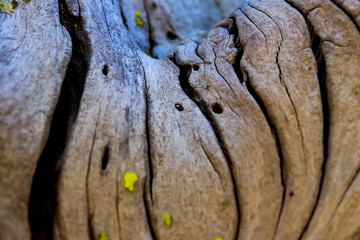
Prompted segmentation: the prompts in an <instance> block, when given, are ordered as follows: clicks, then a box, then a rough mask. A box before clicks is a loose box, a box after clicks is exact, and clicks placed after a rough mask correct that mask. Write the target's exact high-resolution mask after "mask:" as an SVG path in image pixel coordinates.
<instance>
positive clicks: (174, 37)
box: [166, 32, 178, 40]
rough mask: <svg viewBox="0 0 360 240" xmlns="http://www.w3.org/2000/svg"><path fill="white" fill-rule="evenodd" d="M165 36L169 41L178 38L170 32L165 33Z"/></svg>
mask: <svg viewBox="0 0 360 240" xmlns="http://www.w3.org/2000/svg"><path fill="white" fill-rule="evenodd" d="M166 36H167V37H168V38H169V39H171V40H175V39H177V38H178V37H177V36H176V35H175V34H174V33H172V32H167V34H166Z"/></svg>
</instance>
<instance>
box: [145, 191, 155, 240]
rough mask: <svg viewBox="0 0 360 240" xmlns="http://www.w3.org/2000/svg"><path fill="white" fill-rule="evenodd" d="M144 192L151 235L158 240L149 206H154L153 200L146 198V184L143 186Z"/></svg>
mask: <svg viewBox="0 0 360 240" xmlns="http://www.w3.org/2000/svg"><path fill="white" fill-rule="evenodd" d="M143 189H144V192H143V198H144V207H145V212H146V219H147V223H148V226H149V230H150V234H151V237H152V239H153V240H156V239H157V238H156V235H155V231H154V228H153V226H152V222H151V215H150V210H149V206H150V205H152V200H151V199H148V198H147V197H146V184H144V186H143Z"/></svg>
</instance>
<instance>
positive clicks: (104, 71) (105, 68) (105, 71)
mask: <svg viewBox="0 0 360 240" xmlns="http://www.w3.org/2000/svg"><path fill="white" fill-rule="evenodd" d="M102 73H103V74H104V75H105V76H107V75H108V73H109V67H108V65H104V67H103V69H102Z"/></svg>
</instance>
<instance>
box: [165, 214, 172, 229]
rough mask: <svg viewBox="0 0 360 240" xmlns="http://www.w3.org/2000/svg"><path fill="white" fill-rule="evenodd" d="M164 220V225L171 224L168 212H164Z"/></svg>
mask: <svg viewBox="0 0 360 240" xmlns="http://www.w3.org/2000/svg"><path fill="white" fill-rule="evenodd" d="M164 222H165V225H166V226H168V227H170V226H171V224H172V216H171V214H170V213H165V214H164Z"/></svg>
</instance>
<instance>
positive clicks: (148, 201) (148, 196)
mask: <svg viewBox="0 0 360 240" xmlns="http://www.w3.org/2000/svg"><path fill="white" fill-rule="evenodd" d="M141 67H142V69H143V72H144V80H145V94H144V100H145V104H146V106H145V107H146V108H145V109H146V110H145V132H146V143H147V160H148V174H149V179H148V181H146V180H145V183H144V186H143V189H144V190H143V201H144V207H145V212H146V220H147V224H148V227H149V230H150V233H151V237H152V239H153V240H156V239H157V238H156V235H155V230H154V227H153V224H152V220H151V213H150V208H151V207H152V206H153V204H154V200H153V194H152V192H153V179H154V172H153V162H152V154H151V140H150V123H149V119H150V114H149V111H150V104H149V99H150V98H149V93H148V85H147V84H148V81H147V79H146V72H145V68H144V66H143V65H142V64H141Z"/></svg>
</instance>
